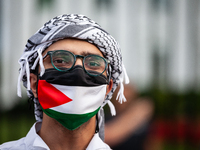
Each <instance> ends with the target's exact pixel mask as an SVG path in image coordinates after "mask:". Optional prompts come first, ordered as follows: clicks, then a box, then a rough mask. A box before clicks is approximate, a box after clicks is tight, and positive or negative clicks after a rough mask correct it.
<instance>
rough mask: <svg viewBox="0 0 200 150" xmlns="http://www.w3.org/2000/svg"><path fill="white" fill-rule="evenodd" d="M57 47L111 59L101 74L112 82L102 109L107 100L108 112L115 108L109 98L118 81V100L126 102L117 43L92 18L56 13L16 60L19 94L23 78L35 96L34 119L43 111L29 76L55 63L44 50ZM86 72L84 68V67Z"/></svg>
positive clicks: (19, 93) (40, 115) (38, 118)
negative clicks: (17, 61)
mask: <svg viewBox="0 0 200 150" xmlns="http://www.w3.org/2000/svg"><path fill="white" fill-rule="evenodd" d="M86 47H87V48H86ZM56 50H67V51H69V52H70V53H73V54H74V55H83V56H84V55H87V54H92V55H93V54H95V55H99V56H101V57H103V58H105V59H106V60H108V61H109V62H110V64H109V65H108V68H106V71H105V72H103V74H102V75H106V76H107V75H108V76H109V79H111V80H109V81H111V82H110V83H111V84H110V86H107V96H106V98H105V101H104V102H103V103H102V105H101V109H102V107H103V106H104V105H105V104H107V103H108V104H109V106H110V108H111V113H112V114H115V111H114V107H113V105H112V103H111V102H110V101H109V100H110V99H111V97H112V94H113V92H114V91H115V89H116V87H117V86H118V84H120V87H121V88H120V91H119V95H118V96H119V101H120V102H122V101H125V98H124V96H123V84H122V82H123V74H124V75H125V79H127V83H128V77H127V76H126V72H125V68H124V67H123V64H122V56H121V51H120V48H119V45H118V43H117V42H116V41H115V39H114V38H113V37H112V36H111V35H110V34H109V33H107V32H106V31H105V30H103V29H102V28H101V27H100V26H99V25H98V24H97V23H95V22H94V21H93V20H91V19H89V18H87V17H86V16H83V15H75V14H70V15H61V16H57V17H55V18H53V19H51V20H50V21H48V22H47V23H45V24H44V26H43V27H42V28H40V29H39V30H38V31H37V32H36V33H35V34H34V35H33V36H32V37H30V38H29V39H28V42H27V44H26V47H25V50H24V54H23V55H22V56H21V58H20V60H19V63H20V65H21V68H20V75H19V79H18V95H19V96H20V95H21V90H20V81H23V85H24V86H25V87H26V88H27V94H28V96H29V97H33V95H34V96H35V98H34V103H35V117H36V120H38V121H39V120H41V119H42V113H41V108H40V104H39V102H38V99H37V96H38V95H37V92H36V91H34V89H33V87H32V85H31V84H32V82H31V83H30V78H31V79H32V77H30V72H34V71H35V70H36V69H37V66H38V65H39V69H40V76H43V75H44V74H45V72H46V70H47V69H48V68H49V66H51V65H52V66H53V64H54V63H53V64H52V62H51V63H50V59H49V56H47V57H44V55H46V54H47V51H56ZM43 57H44V60H43ZM76 58H77V57H76ZM79 65H83V64H82V62H81V59H80V57H78V58H77V60H76V62H75V67H76V66H79ZM52 66H51V67H52ZM75 67H74V68H75ZM54 68H55V66H54ZM58 70H59V69H58ZM72 70H73V69H72ZM85 71H87V69H86V70H85ZM107 73H108V74H107ZM46 74H47V72H46ZM125 82H126V81H125ZM112 83H113V84H112ZM111 85H112V86H111Z"/></svg>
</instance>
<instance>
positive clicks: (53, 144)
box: [38, 114, 96, 150]
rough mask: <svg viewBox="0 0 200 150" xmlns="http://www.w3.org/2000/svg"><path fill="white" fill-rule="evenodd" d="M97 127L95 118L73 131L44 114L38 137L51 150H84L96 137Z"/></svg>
mask: <svg viewBox="0 0 200 150" xmlns="http://www.w3.org/2000/svg"><path fill="white" fill-rule="evenodd" d="M95 127H96V119H95V116H94V117H93V118H91V119H90V120H89V121H88V122H86V123H84V124H83V125H81V126H80V127H79V128H77V129H75V130H72V131H71V130H68V129H66V128H65V127H64V126H62V125H61V124H60V123H59V122H57V121H56V120H55V119H52V118H50V117H48V116H47V115H45V114H44V115H43V122H42V127H41V129H40V131H39V132H38V135H39V136H40V137H41V138H42V139H43V140H44V142H45V143H46V144H47V145H48V146H49V148H50V149H51V150H84V149H86V147H87V146H88V144H89V142H90V141H91V139H92V137H93V136H94V133H95Z"/></svg>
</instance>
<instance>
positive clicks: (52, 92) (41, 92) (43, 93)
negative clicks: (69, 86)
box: [38, 80, 72, 109]
mask: <svg viewBox="0 0 200 150" xmlns="http://www.w3.org/2000/svg"><path fill="white" fill-rule="evenodd" d="M38 100H39V102H40V105H41V106H42V108H43V109H49V108H52V107H56V106H59V105H62V104H65V103H68V102H71V101H72V99H70V98H69V97H67V96H66V95H65V94H63V93H62V92H61V91H59V90H58V89H56V88H55V87H54V86H52V85H51V84H50V83H48V82H46V81H45V80H39V81H38Z"/></svg>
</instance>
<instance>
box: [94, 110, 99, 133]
mask: <svg viewBox="0 0 200 150" xmlns="http://www.w3.org/2000/svg"><path fill="white" fill-rule="evenodd" d="M96 121H97V122H96V129H95V133H98V132H99V119H98V113H97V114H96Z"/></svg>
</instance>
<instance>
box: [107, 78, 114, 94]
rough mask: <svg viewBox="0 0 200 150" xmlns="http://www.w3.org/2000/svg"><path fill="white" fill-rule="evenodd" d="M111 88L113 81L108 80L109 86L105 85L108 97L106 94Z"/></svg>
mask: <svg viewBox="0 0 200 150" xmlns="http://www.w3.org/2000/svg"><path fill="white" fill-rule="evenodd" d="M112 87H113V80H112V79H110V82H109V84H108V85H107V88H106V95H108V93H109V92H110V91H111V89H112Z"/></svg>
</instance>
